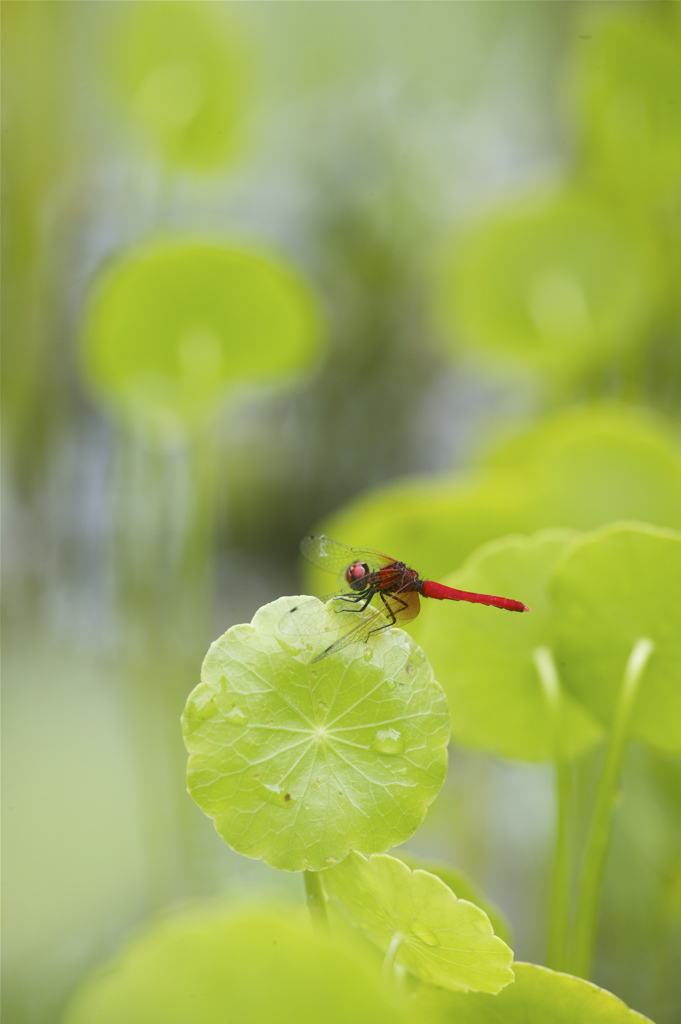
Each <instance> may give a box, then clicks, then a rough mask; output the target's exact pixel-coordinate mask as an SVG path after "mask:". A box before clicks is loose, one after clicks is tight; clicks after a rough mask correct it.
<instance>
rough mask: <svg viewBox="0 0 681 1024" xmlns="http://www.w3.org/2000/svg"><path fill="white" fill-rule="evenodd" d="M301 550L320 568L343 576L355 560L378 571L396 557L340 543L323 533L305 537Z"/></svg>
mask: <svg viewBox="0 0 681 1024" xmlns="http://www.w3.org/2000/svg"><path fill="white" fill-rule="evenodd" d="M300 550H301V552H302V554H303V557H304V558H306V559H307V560H308V562H312V564H313V565H316V566H317V568H318V569H324V571H325V572H332V573H334V574H335V575H336V576H343V575H344V573H345V570H346V569H347V568H348V566H349V565H352V563H353V562H366V563H367V565H368V566H369V569H370V571H371V572H377V571H378V570H379V569H383V568H385V566H386V565H392V563H393V562H394V561H395V559H394V558H389V557H388V556H387V555H382V554H381V553H380V551H372V550H371V549H370V548H351V547H348V545H347V544H339V543H338V541H336V540H330V539H329V538H328V537H325V536H324V535H323V534H322V535H321V536H319V537H305V539H304V540H302V541H301V544H300Z"/></svg>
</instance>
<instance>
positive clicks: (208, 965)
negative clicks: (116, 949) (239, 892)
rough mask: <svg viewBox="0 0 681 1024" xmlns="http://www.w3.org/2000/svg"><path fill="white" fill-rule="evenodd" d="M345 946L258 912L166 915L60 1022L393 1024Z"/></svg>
mask: <svg viewBox="0 0 681 1024" xmlns="http://www.w3.org/2000/svg"><path fill="white" fill-rule="evenodd" d="M400 1020H402V1017H401V1015H400V1014H399V1013H398V1012H397V1011H396V1010H395V1008H394V1007H392V1006H391V1005H390V1004H389V1003H388V1001H387V1000H386V997H385V995H384V994H383V993H382V991H381V989H380V982H379V978H378V976H377V975H374V974H373V973H372V972H371V971H370V970H368V969H367V967H366V966H365V964H364V962H363V959H362V958H361V954H360V952H359V951H358V950H355V949H354V948H353V947H352V946H351V945H350V944H349V942H347V941H346V942H343V943H340V942H338V941H332V939H331V938H330V937H327V936H323V935H314V936H313V935H312V934H311V933H310V931H309V928H307V929H304V928H299V927H296V926H295V925H294V924H292V923H290V922H287V921H286V920H285V918H284V916H283V914H277V913H275V912H273V911H272V910H267V909H260V908H256V909H251V910H242V911H240V912H238V913H231V914H230V913H228V912H226V911H221V910H191V911H184V912H182V913H179V914H175V915H174V916H173V917H171V918H169V919H166V920H164V921H162V922H160V923H159V924H156V925H154V926H153V927H152V928H150V929H149V930H148V931H146V932H145V933H143V934H142V935H140V936H139V937H138V938H136V939H135V940H134V941H133V942H132V943H130V945H129V946H128V947H127V948H126V949H125V950H124V951H123V953H122V954H121V955H120V957H119V958H118V960H117V961H115V962H114V964H112V965H111V966H110V967H109V968H108V969H107V970H106V971H105V972H102V973H99V974H97V975H95V976H94V977H92V978H90V979H88V980H87V981H86V982H85V983H84V985H83V986H81V989H80V990H79V991H78V992H77V994H76V996H75V998H74V1000H73V1002H72V1004H71V1006H70V1008H69V1011H68V1012H67V1015H66V1024H122V1022H123V1021H125V1024H189V1022H191V1024H227V1022H234V1024H256V1022H258V1024H259V1022H261V1021H263V1022H264V1021H276V1022H277V1024H319V1022H320V1021H324V1022H325V1024H347V1022H348V1021H353V1024H354V1022H358V1024H359V1022H362V1024H376V1022H380V1024H398V1022H399V1021H400Z"/></svg>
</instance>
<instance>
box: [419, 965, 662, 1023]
mask: <svg viewBox="0 0 681 1024" xmlns="http://www.w3.org/2000/svg"><path fill="white" fill-rule="evenodd" d="M513 969H514V972H515V985H508V986H507V987H506V988H505V989H504V990H503V991H502V992H500V993H499V995H498V996H489V995H486V994H484V993H478V992H471V993H470V994H467V995H461V994H460V993H455V992H444V991H442V989H435V988H430V987H428V988H426V987H424V988H423V989H422V990H421V992H420V993H419V995H418V997H417V999H416V1004H415V1007H414V1014H413V1020H414V1021H415V1022H416V1021H418V1022H422V1021H426V1020H427V1021H428V1022H429V1024H643V1022H644V1021H647V1020H648V1018H647V1017H644V1016H643V1015H642V1014H640V1013H636V1012H635V1011H634V1010H630V1009H629V1007H628V1006H626V1005H625V1004H624V1003H623V1002H622V1001H621V1000H620V999H618V998H617V997H616V996H614V995H612V993H611V992H606V990H605V989H603V988H598V987H597V986H596V985H592V984H591V982H589V981H583V980H582V979H581V978H573V977H572V976H571V975H569V974H559V973H558V972H556V971H550V970H549V969H548V968H547V967H537V965H536V964H523V963H516V964H514V965H513Z"/></svg>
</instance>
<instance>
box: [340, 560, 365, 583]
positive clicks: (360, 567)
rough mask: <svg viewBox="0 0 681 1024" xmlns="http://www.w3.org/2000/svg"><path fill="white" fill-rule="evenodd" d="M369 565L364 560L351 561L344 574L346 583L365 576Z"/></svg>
mask: <svg viewBox="0 0 681 1024" xmlns="http://www.w3.org/2000/svg"><path fill="white" fill-rule="evenodd" d="M369 572H370V570H369V566H368V565H367V564H366V562H353V563H352V565H351V566H350V568H349V569H348V571H347V572H346V574H345V578H346V580H347V581H348V583H354V582H355V580H361V579H363V578H364V577H365V576H368V575H369Z"/></svg>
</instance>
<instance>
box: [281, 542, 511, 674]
mask: <svg viewBox="0 0 681 1024" xmlns="http://www.w3.org/2000/svg"><path fill="white" fill-rule="evenodd" d="M300 550H301V552H302V554H303V556H304V557H305V558H306V559H307V561H308V562H311V563H312V565H316V566H317V568H318V569H324V570H325V571H326V572H331V573H335V574H336V575H337V576H338V577H339V579H340V582H341V586H342V587H343V589H342V591H341V592H340V593H338V594H335V595H333V598H332V599H333V601H334V603H335V610H336V611H338V612H340V613H344V612H349V613H353V612H354V613H360V612H364V611H365V610H367V609H369V608H370V606H371V609H372V614H370V615H369V616H362V618H361V620H360V621H359V622H358V623H356V624H355V625H352V626H351V627H350V629H349V630H348V632H346V633H344V634H343V635H342V636H341V637H340V638H339V639H337V640H336V641H335V642H334V643H332V644H330V645H329V646H328V647H327V648H326V649H325V650H324V651H322V653H321V654H318V655H317V657H316V658H313V659H312V664H314V663H315V662H317V661H321V660H322V658H326V657H327V656H328V655H329V654H333V653H334V652H335V651H338V650H340V649H341V648H343V647H346V646H347V645H348V644H354V643H366V642H367V641H368V640H369V638H370V637H371V636H372V635H373V634H374V633H379V632H381V630H384V629H388V628H389V627H390V626H394V625H396V624H397V623H399V624H400V625H403V624H404V623H407V622H410V621H411V620H412V619H415V618H416V616H417V615H418V613H419V611H420V607H421V605H420V598H421V597H433V598H435V599H436V600H438V601H468V602H469V603H471V604H484V605H489V606H490V607H492V608H502V609H503V610H505V611H509V612H529V610H530V609H529V608H528V607H527V605H526V604H523V603H522V601H515V600H513V599H512V598H510V597H495V596H494V595H493V594H475V593H472V592H471V591H468V590H457V589H456V588H455V587H446V586H445V585H444V584H442V583H434V582H432V581H431V580H423V579H421V577H420V576H419V574H418V572H416V570H415V569H410V568H409V566H408V565H406V564H405V563H404V562H398V561H397V560H396V559H394V558H390V556H389V555H383V554H381V552H380V551H372V550H371V549H369V548H351V547H348V545H347V544H339V543H338V541H335V540H330V539H329V538H328V537H325V536H324V535H323V534H322V535H321V536H318V537H315V536H310V537H305V539H304V540H303V541H302V542H301V545H300ZM291 611H292V613H293V614H295V612H296V611H298V608H294V609H292V610H291Z"/></svg>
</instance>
